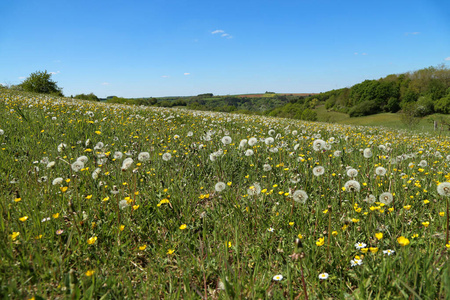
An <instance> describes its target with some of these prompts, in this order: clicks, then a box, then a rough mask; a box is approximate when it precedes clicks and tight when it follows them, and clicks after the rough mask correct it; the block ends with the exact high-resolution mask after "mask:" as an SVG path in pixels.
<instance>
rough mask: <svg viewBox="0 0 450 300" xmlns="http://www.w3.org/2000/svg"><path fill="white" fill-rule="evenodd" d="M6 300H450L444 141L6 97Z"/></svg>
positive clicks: (0, 288)
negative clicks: (81, 299) (67, 299)
mask: <svg viewBox="0 0 450 300" xmlns="http://www.w3.org/2000/svg"><path fill="white" fill-rule="evenodd" d="M0 93H1V94H0V118H1V120H2V121H1V123H0V129H1V131H0V143H1V146H0V155H1V160H0V168H1V173H0V174H1V181H0V213H1V218H0V226H1V234H0V243H1V245H2V246H1V247H0V251H1V256H0V298H2V299H8V298H11V299H32V298H33V297H34V299H46V298H48V299H65V298H70V299H79V298H85V299H90V298H96V299H97V298H101V299H124V298H133V299H134V298H137V299H160V298H161V299H201V298H204V299H206V298H208V299H236V298H239V299H247V298H248V299H259V298H261V299H264V298H270V299H306V298H308V299H406V298H407V299H448V297H449V295H450V268H449V263H448V259H449V254H450V250H449V248H450V242H449V241H448V217H449V216H448V198H449V196H450V188H449V187H448V185H450V167H449V165H450V138H449V137H445V136H444V137H442V136H441V137H437V136H434V135H431V134H427V133H421V134H415V133H408V132H406V131H396V130H393V129H392V130H390V129H385V128H384V129H383V128H379V127H363V126H350V125H342V124H337V123H333V124H331V123H312V122H302V121H296V120H288V119H276V118H266V117H261V116H247V115H237V114H226V113H212V112H198V111H189V110H181V109H165V108H155V107H138V106H125V105H119V104H104V103H93V102H88V101H80V100H67V99H60V98H53V97H49V96H47V97H46V96H37V95H32V94H12V93H9V92H6V91H1V90H0Z"/></svg>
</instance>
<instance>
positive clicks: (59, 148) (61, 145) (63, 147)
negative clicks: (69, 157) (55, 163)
mask: <svg viewBox="0 0 450 300" xmlns="http://www.w3.org/2000/svg"><path fill="white" fill-rule="evenodd" d="M66 148H67V145H66V144H64V143H61V144H59V145H58V152H63V151H64V149H66Z"/></svg>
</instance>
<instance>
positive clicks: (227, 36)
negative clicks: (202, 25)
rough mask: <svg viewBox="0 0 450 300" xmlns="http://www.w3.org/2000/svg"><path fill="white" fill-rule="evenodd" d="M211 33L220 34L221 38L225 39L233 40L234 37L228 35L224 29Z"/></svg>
mask: <svg viewBox="0 0 450 300" xmlns="http://www.w3.org/2000/svg"><path fill="white" fill-rule="evenodd" d="M211 33H212V34H217V33H220V36H221V37H224V38H227V39H231V38H232V36H231V35H230V34H229V33H226V32H225V30H222V29H217V30H214V31H213V32H211Z"/></svg>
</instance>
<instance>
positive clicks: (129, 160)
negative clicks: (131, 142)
mask: <svg viewBox="0 0 450 300" xmlns="http://www.w3.org/2000/svg"><path fill="white" fill-rule="evenodd" d="M132 164H133V159H132V158H131V157H127V158H125V160H124V161H123V162H122V171H125V170H127V169H128V168H130V167H131V165H132Z"/></svg>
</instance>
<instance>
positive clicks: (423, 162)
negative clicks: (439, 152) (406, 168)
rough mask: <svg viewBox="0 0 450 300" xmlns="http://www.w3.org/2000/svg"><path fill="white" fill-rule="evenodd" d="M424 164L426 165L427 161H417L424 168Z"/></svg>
mask: <svg viewBox="0 0 450 300" xmlns="http://www.w3.org/2000/svg"><path fill="white" fill-rule="evenodd" d="M426 166H428V162H427V161H426V160H421V161H420V162H419V167H421V168H425V167H426Z"/></svg>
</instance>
